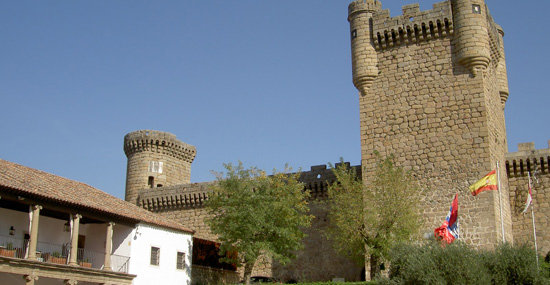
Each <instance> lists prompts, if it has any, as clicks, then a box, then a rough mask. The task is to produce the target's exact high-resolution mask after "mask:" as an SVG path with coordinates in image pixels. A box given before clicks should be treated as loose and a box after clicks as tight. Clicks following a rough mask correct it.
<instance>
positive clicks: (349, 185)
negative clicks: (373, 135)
mask: <svg viewBox="0 0 550 285" xmlns="http://www.w3.org/2000/svg"><path fill="white" fill-rule="evenodd" d="M378 160H379V161H378V163H377V165H376V169H375V171H374V173H373V175H372V177H368V178H367V179H368V181H367V183H363V182H362V181H361V180H360V179H359V177H357V173H356V171H355V170H354V169H352V168H349V167H348V166H347V165H346V164H345V163H341V164H340V165H339V166H338V167H336V168H333V172H334V174H335V175H336V179H337V180H336V182H335V183H333V184H332V185H330V186H329V191H328V196H329V199H328V202H329V219H330V224H331V226H330V227H329V229H328V234H329V237H330V238H331V239H333V240H334V244H335V247H336V249H337V250H338V251H339V252H341V253H342V254H344V255H346V256H349V257H351V258H353V259H354V260H355V261H356V262H357V263H358V264H365V270H366V271H367V272H369V271H370V277H371V279H374V278H375V277H376V276H377V275H379V273H380V264H381V263H382V260H383V259H387V258H388V257H389V252H390V249H391V248H392V246H394V245H396V244H398V243H399V242H402V241H407V240H410V239H412V238H413V237H414V236H415V234H416V233H418V230H419V228H420V224H421V219H420V210H419V208H418V205H419V203H418V202H419V199H420V192H419V187H418V184H417V183H416V181H415V180H414V179H413V177H412V176H411V175H410V173H408V172H406V171H404V170H403V168H401V167H398V166H396V165H395V164H394V162H393V157H387V158H385V159H382V158H381V157H380V156H379V155H378ZM367 261H368V262H367ZM369 263H370V270H369V268H368V265H369Z"/></svg>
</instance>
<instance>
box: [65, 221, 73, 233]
mask: <svg viewBox="0 0 550 285" xmlns="http://www.w3.org/2000/svg"><path fill="white" fill-rule="evenodd" d="M63 231H64V232H67V233H68V232H70V231H71V225H70V224H69V222H66V223H65V224H64V225H63Z"/></svg>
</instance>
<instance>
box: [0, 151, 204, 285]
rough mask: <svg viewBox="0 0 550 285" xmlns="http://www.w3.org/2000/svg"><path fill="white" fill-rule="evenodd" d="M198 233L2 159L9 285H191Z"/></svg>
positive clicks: (0, 216)
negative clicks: (194, 237)
mask: <svg viewBox="0 0 550 285" xmlns="http://www.w3.org/2000/svg"><path fill="white" fill-rule="evenodd" d="M192 235H193V231H191V230H188V229H186V228H184V227H183V226H182V225H180V224H179V223H177V222H174V221H171V220H169V219H166V218H164V217H160V216H158V215H156V214H153V213H151V212H149V211H146V210H144V209H142V208H139V207H137V206H135V205H133V204H131V203H128V202H125V201H123V200H120V199H118V198H116V197H113V196H111V195H109V194H107V193H105V192H102V191H100V190H98V189H95V188H93V187H91V186H88V185H86V184H83V183H80V182H77V181H73V180H69V179H66V178H62V177H59V176H56V175H53V174H49V173H46V172H43V171H39V170H36V169H32V168H28V167H25V166H22V165H18V164H15V163H12V162H8V161H5V160H1V159H0V283H1V284H15V285H16V284H37V285H49V284H71V285H74V284H136V285H142V284H191V257H192V247H193V244H192V243H193V239H192V237H193V236H192Z"/></svg>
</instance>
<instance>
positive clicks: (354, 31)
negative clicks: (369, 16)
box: [351, 29, 357, 39]
mask: <svg viewBox="0 0 550 285" xmlns="http://www.w3.org/2000/svg"><path fill="white" fill-rule="evenodd" d="M356 37H357V29H355V30H353V31H351V38H352V39H355V38H356Z"/></svg>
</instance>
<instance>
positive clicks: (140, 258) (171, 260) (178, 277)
mask: <svg viewBox="0 0 550 285" xmlns="http://www.w3.org/2000/svg"><path fill="white" fill-rule="evenodd" d="M133 234H134V236H133V237H132V241H131V243H132V248H131V252H132V254H131V260H130V272H129V273H130V274H136V275H137V277H136V278H135V279H134V282H133V284H134V285H147V284H160V283H162V284H191V257H192V256H191V253H192V247H193V236H192V235H191V234H188V233H184V232H179V231H175V230H174V231H173V230H169V229H164V228H160V227H156V226H152V225H147V224H143V223H141V224H139V225H138V226H137V230H136V231H135V232H134V233H133ZM152 246H154V247H158V248H160V261H159V265H158V266H156V265H151V264H150V258H151V247H152ZM177 252H184V253H185V259H186V261H185V269H184V270H180V269H176V256H177ZM159 282H160V283H159Z"/></svg>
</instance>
